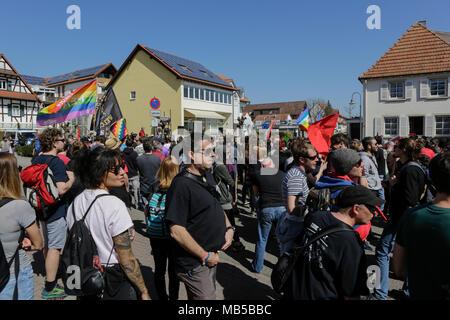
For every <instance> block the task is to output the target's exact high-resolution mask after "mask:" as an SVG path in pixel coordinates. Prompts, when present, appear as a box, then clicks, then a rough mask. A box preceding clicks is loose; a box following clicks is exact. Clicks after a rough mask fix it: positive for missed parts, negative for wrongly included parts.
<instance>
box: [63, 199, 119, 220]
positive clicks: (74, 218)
mask: <svg viewBox="0 0 450 320" xmlns="http://www.w3.org/2000/svg"><path fill="white" fill-rule="evenodd" d="M106 196H113V195H111V194H109V193H103V194H99V195H98V196H96V197H95V199H94V201H92V203H91V204H90V205H89V207H88V209H87V210H86V213H85V214H84V215H83V218H81V219H80V220H83V221H84V220H85V219H86V216H87V214H88V213H89V211H90V210H91V208H92V205H93V204H94V202H95V201H96V200H97V199H98V198H101V197H106ZM72 215H73V221H74V222H76V221H77V219H76V217H75V201H74V202H73V203H72Z"/></svg>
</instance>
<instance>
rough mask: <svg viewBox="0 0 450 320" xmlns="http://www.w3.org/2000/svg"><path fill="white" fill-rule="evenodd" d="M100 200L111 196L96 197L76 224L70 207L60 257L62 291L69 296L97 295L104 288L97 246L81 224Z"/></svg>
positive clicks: (83, 224)
mask: <svg viewBox="0 0 450 320" xmlns="http://www.w3.org/2000/svg"><path fill="white" fill-rule="evenodd" d="M104 196H111V195H110V194H100V195H98V196H97V197H95V199H94V201H92V203H91V205H90V206H89V208H88V209H87V211H86V213H85V214H84V216H83V218H81V219H80V220H78V221H77V220H76V218H75V201H74V202H73V204H72V215H73V219H74V224H73V226H72V228H71V229H70V230H69V235H68V237H67V240H66V244H65V246H64V251H63V254H62V257H61V263H62V278H63V282H64V290H65V292H66V293H67V294H69V295H75V296H94V295H98V294H101V293H102V292H103V290H104V288H105V280H104V278H103V273H102V271H103V270H102V267H101V264H100V257H99V255H98V251H97V246H96V245H95V242H94V239H93V238H92V235H91V232H90V231H89V229H88V227H87V226H86V224H85V223H84V220H85V219H86V216H87V214H88V213H89V211H90V209H91V208H92V205H93V204H94V203H95V201H96V200H97V199H98V198H100V197H104ZM111 253H112V251H111Z"/></svg>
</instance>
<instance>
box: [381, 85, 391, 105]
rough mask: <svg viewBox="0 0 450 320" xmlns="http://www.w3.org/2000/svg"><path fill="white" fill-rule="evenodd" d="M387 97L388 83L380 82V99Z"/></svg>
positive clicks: (383, 99)
mask: <svg viewBox="0 0 450 320" xmlns="http://www.w3.org/2000/svg"><path fill="white" fill-rule="evenodd" d="M388 99H389V84H388V83H387V82H382V83H381V87H380V101H387V100H388Z"/></svg>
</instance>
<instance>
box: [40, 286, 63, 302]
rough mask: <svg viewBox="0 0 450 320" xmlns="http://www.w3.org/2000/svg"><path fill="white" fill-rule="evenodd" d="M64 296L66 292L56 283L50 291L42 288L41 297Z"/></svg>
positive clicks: (61, 297)
mask: <svg viewBox="0 0 450 320" xmlns="http://www.w3.org/2000/svg"><path fill="white" fill-rule="evenodd" d="M65 297H67V294H66V293H65V292H64V289H63V288H61V287H60V286H59V285H56V286H55V287H54V288H53V290H52V291H45V289H44V290H42V296H41V298H42V299H64V298H65Z"/></svg>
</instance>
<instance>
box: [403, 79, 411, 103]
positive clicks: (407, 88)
mask: <svg viewBox="0 0 450 320" xmlns="http://www.w3.org/2000/svg"><path fill="white" fill-rule="evenodd" d="M412 93H413V82H412V81H410V80H408V81H406V82H405V98H406V99H408V100H411V99H412Z"/></svg>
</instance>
